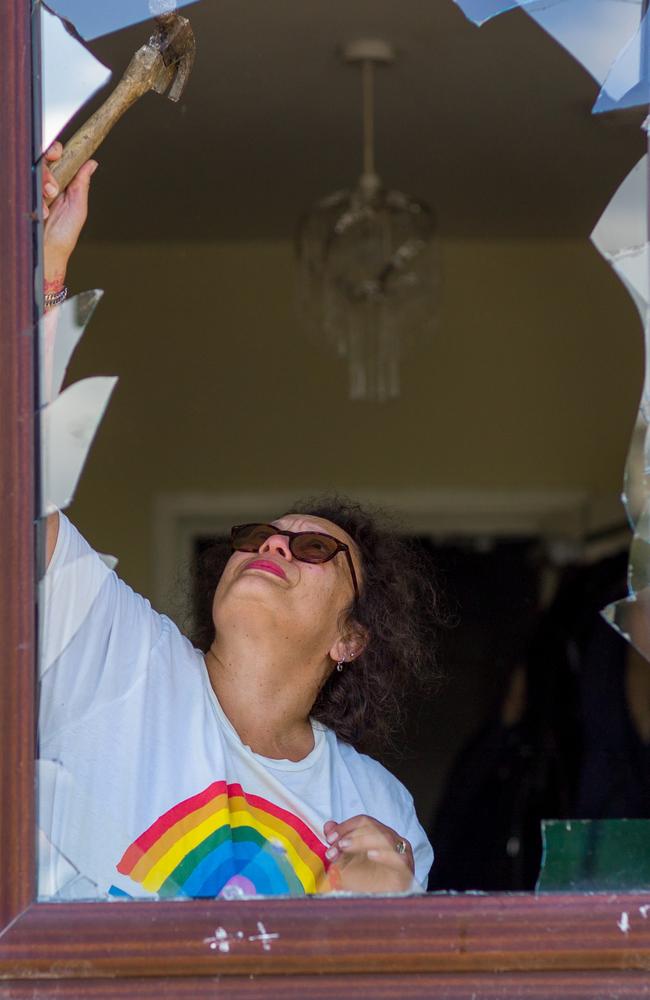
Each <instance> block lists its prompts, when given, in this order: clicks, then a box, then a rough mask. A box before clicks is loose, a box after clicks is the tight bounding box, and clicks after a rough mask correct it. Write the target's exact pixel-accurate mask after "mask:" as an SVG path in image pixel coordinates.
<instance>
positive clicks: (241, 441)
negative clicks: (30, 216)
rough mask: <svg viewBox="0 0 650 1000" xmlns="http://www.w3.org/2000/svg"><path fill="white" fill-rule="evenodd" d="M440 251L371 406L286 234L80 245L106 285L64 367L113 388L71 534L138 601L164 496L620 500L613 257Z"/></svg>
mask: <svg viewBox="0 0 650 1000" xmlns="http://www.w3.org/2000/svg"><path fill="white" fill-rule="evenodd" d="M441 256H442V268H443V282H442V291H441V307H440V318H439V323H438V329H437V332H436V333H435V335H433V336H431V337H429V338H428V339H425V340H423V341H421V342H420V343H419V344H417V345H416V346H415V347H414V348H413V349H412V351H411V352H410V354H409V355H408V357H407V358H406V360H405V362H404V365H403V370H402V381H403V389H402V397H401V399H399V400H397V401H393V402H390V403H388V404H370V403H359V402H356V403H352V402H350V401H349V400H348V399H347V373H346V368H345V363H344V362H343V361H341V360H339V359H337V358H336V357H335V356H333V354H332V352H331V351H330V350H329V349H328V348H327V347H325V346H324V345H319V344H317V343H313V342H311V341H310V340H309V339H307V338H306V337H305V335H304V334H303V332H302V331H301V330H300V327H299V323H298V322H297V319H296V316H295V312H294V308H293V280H294V268H293V259H292V247H291V245H290V243H289V242H277V243H274V242H257V243H252V242H251V243H248V242H230V243H215V244H212V243H208V242H195V243H173V242H166V243H163V242H160V243H140V244H133V243H129V244H119V245H118V244H111V243H99V242H98V243H85V244H84V245H82V247H80V248H79V250H78V251H77V254H76V257H75V259H74V264H73V267H72V269H71V272H70V275H69V283H70V286H71V288H72V290H73V292H74V291H81V290H83V289H86V288H90V287H101V288H104V289H105V291H106V295H105V299H104V301H103V302H102V303H101V305H100V306H99V308H98V311H97V313H96V315H95V317H94V318H93V319H92V321H91V323H90V325H89V327H88V330H87V331H86V334H85V336H84V339H83V341H82V342H81V344H80V345H79V347H78V348H77V351H76V354H75V357H74V359H73V362H72V365H71V367H70V370H69V373H68V380H69V381H71V380H72V381H74V380H76V379H79V378H81V377H83V376H86V375H90V374H118V375H119V377H120V382H119V384H118V386H117V388H116V390H115V393H114V395H113V399H112V401H111V404H110V406H109V409H108V411H107V413H106V416H105V417H104V421H103V423H102V425H101V427H100V430H99V432H98V435H97V439H96V442H95V444H94V446H93V449H92V451H91V454H90V458H89V460H88V463H87V466H86V470H85V472H84V474H83V477H82V480H81V483H80V485H79V488H78V491H77V497H76V499H75V501H74V503H73V505H72V507H71V516H72V517H73V518H74V520H75V521H76V523H77V524H78V525H79V527H80V528H81V530H82V531H83V532H84V533H85V534H86V535H87V537H89V539H90V540H91V541H92V543H93V544H94V545H95V546H96V547H97V548H99V549H100V550H102V551H105V552H112V553H114V554H116V555H117V556H118V557H119V559H120V571H121V574H122V576H123V577H124V578H125V579H126V580H127V581H128V582H129V583H131V585H132V586H134V587H135V588H136V589H138V590H139V591H141V592H142V593H145V594H148V593H151V590H152V568H151V567H152V531H151V519H152V511H153V501H154V497H155V495H156V494H157V493H158V492H161V491H175V490H176V491H177V490H196V491H199V490H201V491H210V492H218V491H220V490H224V491H225V490H228V491H231V490H235V489H250V490H253V489H256V488H260V489H271V488H275V489H278V488H284V487H287V488H291V489H295V492H296V494H297V495H299V494H301V493H304V492H305V491H309V492H312V491H314V490H319V489H327V488H333V487H334V488H336V487H339V488H341V487H342V488H344V489H345V490H348V491H350V490H353V489H354V487H355V486H357V487H362V486H363V487H370V488H372V487H375V486H376V487H402V488H408V487H414V488H416V487H420V488H422V487H450V488H459V489H461V488H462V489H468V488H469V489H472V488H477V489H478V488H482V489H492V488H493V489H496V490H504V489H510V488H512V489H525V488H540V489H545V488H547V489H553V488H561V489H564V488H566V489H570V488H579V489H586V490H589V491H591V492H593V493H594V494H617V493H619V492H620V487H621V483H622V474H623V464H624V460H625V455H626V451H627V446H628V441H629V437H630V433H631V429H632V425H633V422H634V417H635V413H636V409H637V405H638V398H639V394H640V388H641V379H642V368H643V361H642V338H641V329H640V323H639V319H638V316H637V313H636V310H635V309H634V307H633V306H632V304H631V302H630V300H629V298H628V296H627V294H626V293H625V291H624V290H623V288H622V287H621V285H620V284H619V282H618V281H617V279H616V278H615V277H614V275H613V274H612V273H611V272H610V270H609V268H608V267H607V265H606V264H605V263H604V262H603V261H602V260H601V258H600V257H599V256H598V254H597V253H596V251H595V250H594V249H593V247H592V246H591V245H590V243H589V242H588V241H587V240H586V239H585V240H539V239H527V240H522V239H517V240H506V239H500V240H487V239H477V240H447V241H445V242H444V244H443V246H442V254H441ZM269 514H270V515H271V516H272V515H273V514H274V512H272V511H271V512H269Z"/></svg>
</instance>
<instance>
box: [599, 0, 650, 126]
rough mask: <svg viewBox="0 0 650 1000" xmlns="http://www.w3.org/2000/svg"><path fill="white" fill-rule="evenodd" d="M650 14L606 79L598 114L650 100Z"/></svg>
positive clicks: (646, 102)
mask: <svg viewBox="0 0 650 1000" xmlns="http://www.w3.org/2000/svg"><path fill="white" fill-rule="evenodd" d="M648 30H650V20H649V15H648V14H646V15H645V17H644V18H643V20H642V21H641V23H640V25H639V27H638V28H637V30H636V32H635V34H634V35H633V37H632V39H631V40H630V41H629V42H628V44H627V45H626V46H625V48H624V49H623V51H622V52H621V54H620V55H619V57H618V59H617V60H616V61H615V63H614V65H613V66H612V68H611V70H610V71H609V73H608V74H607V76H606V78H605V82H604V83H603V86H602V89H601V91H600V93H599V95H598V98H597V100H596V103H595V104H594V107H593V112H594V114H601V113H602V112H605V111H616V110H618V109H621V108H634V107H637V106H639V105H644V104H649V103H650V72H649V69H650V67H649V65H648Z"/></svg>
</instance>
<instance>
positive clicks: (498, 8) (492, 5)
mask: <svg viewBox="0 0 650 1000" xmlns="http://www.w3.org/2000/svg"><path fill="white" fill-rule="evenodd" d="M454 3H455V4H456V5H457V6H458V7H460V9H461V10H462V12H463V14H464V15H465V17H466V18H467V19H468V20H469V21H473V22H474V24H478V25H479V27H480V25H482V24H485V22H486V21H489V20H490V18H492V17H496V16H497V14H503V13H504V11H506V10H512V8H513V7H519V6H520V4H519V0H454Z"/></svg>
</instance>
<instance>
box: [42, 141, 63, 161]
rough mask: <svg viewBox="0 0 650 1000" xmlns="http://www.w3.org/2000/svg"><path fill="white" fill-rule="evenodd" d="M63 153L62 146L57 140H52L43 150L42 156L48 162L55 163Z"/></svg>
mask: <svg viewBox="0 0 650 1000" xmlns="http://www.w3.org/2000/svg"><path fill="white" fill-rule="evenodd" d="M62 153H63V146H62V145H61V143H60V142H59V141H58V140H57V142H53V143H52V145H51V146H50V148H49V149H46V150H45V153H44V157H45V160H46V161H47V162H48V163H56V161H57V160H60V159H61V155H62Z"/></svg>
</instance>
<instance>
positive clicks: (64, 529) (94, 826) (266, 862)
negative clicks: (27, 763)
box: [38, 514, 433, 898]
mask: <svg viewBox="0 0 650 1000" xmlns="http://www.w3.org/2000/svg"><path fill="white" fill-rule="evenodd" d="M43 605H44V607H43V621H42V649H41V671H42V674H41V708H40V729H39V738H40V762H39V770H38V783H39V826H40V829H41V836H40V851H39V855H40V857H39V895H40V896H41V897H51V896H58V897H59V898H78V897H87V896H91V897H92V896H95V897H96V896H104V895H105V894H107V893H108V894H109V895H117V896H123V895H125V894H126V895H128V896H138V897H141V896H159V897H161V898H166V897H170V896H181V897H182V896H188V897H194V896H203V897H214V896H218V895H222V896H236V895H254V894H256V893H263V894H270V895H273V894H281V893H291V894H303V893H310V892H314V891H317V887H318V885H319V882H320V880H321V879H322V877H323V874H324V872H325V871H326V870H327V867H328V861H327V858H326V857H325V851H326V850H327V846H328V845H327V844H326V843H325V839H324V835H323V824H324V823H325V821H326V820H328V819H333V820H335V821H337V822H341V821H342V820H345V819H347V818H349V817H350V816H354V815H357V814H359V813H366V814H368V815H370V816H373V817H375V818H376V819H378V820H379V821H380V822H382V823H385V824H386V825H388V826H390V827H392V828H393V829H395V830H396V831H398V832H399V833H400V834H401V835H402V836H404V837H406V838H407V839H408V840H409V841H410V842H411V844H412V845H413V850H414V854H415V863H416V878H417V880H418V882H419V883H420V884H421V885H424V884H426V877H427V873H428V871H429V868H430V866H431V862H432V859H433V852H432V850H431V847H430V845H429V843H428V841H427V839H426V836H425V834H424V831H423V830H422V827H421V826H420V824H419V823H418V820H417V817H416V815H415V809H414V806H413V799H412V797H411V796H410V794H409V793H408V792H407V790H406V789H405V788H404V786H403V785H401V784H400V782H399V781H397V779H396V778H394V777H393V775H391V774H390V773H389V772H388V771H387V770H386V769H385V768H384V767H382V765H381V764H379V763H377V761H374V760H372V759H371V758H370V757H367V756H365V755H363V754H360V753H358V752H357V751H356V750H354V749H353V748H352V747H351V746H349V745H348V744H346V743H343V742H341V741H340V740H338V739H337V737H336V735H335V734H334V733H333V732H332V731H331V730H330V729H328V728H327V727H325V726H323V725H321V724H320V723H318V722H312V726H313V732H314V741H315V745H314V749H313V750H312V751H311V753H310V754H309V755H308V756H307V757H305V758H304V759H303V760H300V761H297V762H296V761H289V760H271V759H269V758H265V757H262V756H260V755H259V754H256V753H253V752H252V751H251V750H250V749H249V748H248V747H247V746H244V744H243V743H242V742H241V740H240V739H239V736H238V735H237V733H236V731H235V729H234V728H233V726H232V725H231V723H230V722H229V720H228V719H227V717H226V715H225V714H224V712H223V710H222V708H221V706H220V705H219V702H218V700H217V698H216V696H215V693H214V691H213V690H212V687H211V685H210V682H209V678H208V674H207V670H206V667H205V663H204V660H203V655H202V653H201V652H200V651H199V650H197V649H194V648H193V647H192V645H191V644H190V642H189V641H188V640H187V639H186V638H185V637H184V636H183V635H182V634H181V633H180V631H179V630H178V628H177V627H176V626H175V625H174V623H173V622H172V621H171V620H170V619H169V618H166V617H165V616H164V615H159V614H157V612H155V611H154V610H153V609H152V608H151V606H150V604H149V602H148V601H147V600H145V599H144V598H143V597H140V596H139V595H138V594H135V593H134V592H133V591H132V590H131V588H130V587H128V586H127V585H126V584H125V583H124V582H123V581H121V580H120V579H119V578H118V577H117V576H116V574H115V573H114V572H112V571H111V570H109V569H108V568H107V566H106V565H105V564H104V563H103V562H102V560H101V559H100V557H99V556H98V555H97V553H95V552H93V550H92V549H91V548H90V547H89V546H88V544H87V543H86V542H85V540H84V539H83V538H82V537H81V535H80V534H79V533H78V531H77V530H76V529H75V528H74V527H73V526H72V524H71V523H70V521H69V520H68V519H67V518H66V517H65V516H64V515H63V514H60V515H59V536H58V540H57V544H56V549H55V552H54V555H53V558H52V561H51V564H50V567H49V570H48V572H47V574H46V576H45V580H44V602H43Z"/></svg>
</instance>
